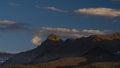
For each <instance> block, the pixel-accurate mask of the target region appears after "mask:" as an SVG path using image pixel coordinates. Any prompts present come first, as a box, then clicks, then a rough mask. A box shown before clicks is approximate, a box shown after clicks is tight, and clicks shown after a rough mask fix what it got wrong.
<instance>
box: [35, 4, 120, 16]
mask: <svg viewBox="0 0 120 68" xmlns="http://www.w3.org/2000/svg"><path fill="white" fill-rule="evenodd" d="M35 7H36V8H40V9H48V10H52V11H56V12H63V13H68V12H70V13H73V14H84V15H95V16H105V17H118V16H120V10H118V9H112V8H104V7H101V8H80V9H77V10H73V11H69V10H63V9H59V8H57V7H51V6H49V7H40V6H38V5H36V6H35Z"/></svg>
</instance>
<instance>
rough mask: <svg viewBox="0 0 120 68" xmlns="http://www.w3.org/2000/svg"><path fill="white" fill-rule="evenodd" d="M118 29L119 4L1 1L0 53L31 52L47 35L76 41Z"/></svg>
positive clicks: (113, 0)
mask: <svg viewBox="0 0 120 68" xmlns="http://www.w3.org/2000/svg"><path fill="white" fill-rule="evenodd" d="M119 25H120V0H1V1H0V51H2V52H4V51H5V52H21V51H26V50H30V49H33V48H35V47H37V46H36V45H38V44H40V43H41V41H43V40H44V39H45V38H46V36H47V35H48V34H50V33H56V34H59V35H60V36H61V37H75V38H76V37H81V36H89V35H91V34H105V33H113V32H119V31H120V27H119Z"/></svg>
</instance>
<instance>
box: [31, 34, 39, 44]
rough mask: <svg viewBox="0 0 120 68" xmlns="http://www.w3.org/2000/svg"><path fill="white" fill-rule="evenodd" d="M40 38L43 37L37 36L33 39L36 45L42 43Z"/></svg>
mask: <svg viewBox="0 0 120 68" xmlns="http://www.w3.org/2000/svg"><path fill="white" fill-rule="evenodd" d="M40 40H41V39H40V38H39V36H35V37H33V39H32V43H33V44H35V45H39V44H40Z"/></svg>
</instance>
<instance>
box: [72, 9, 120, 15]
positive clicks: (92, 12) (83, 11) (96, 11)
mask: <svg viewBox="0 0 120 68" xmlns="http://www.w3.org/2000/svg"><path fill="white" fill-rule="evenodd" d="M74 12H75V13H78V14H86V15H96V16H107V17H118V16H120V10H116V9H112V8H82V9H77V10H74Z"/></svg>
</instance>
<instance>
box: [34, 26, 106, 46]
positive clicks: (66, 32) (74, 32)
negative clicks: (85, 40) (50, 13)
mask: <svg viewBox="0 0 120 68" xmlns="http://www.w3.org/2000/svg"><path fill="white" fill-rule="evenodd" d="M51 33H54V34H57V35H59V36H60V37H63V38H79V37H83V36H89V35H94V34H104V31H100V30H87V29H84V30H78V29H67V28H51V27H42V28H40V29H39V30H38V31H37V32H36V35H35V36H34V37H33V39H32V42H33V44H35V45H36V44H40V42H41V39H42V37H44V36H47V35H49V34H51Z"/></svg>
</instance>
